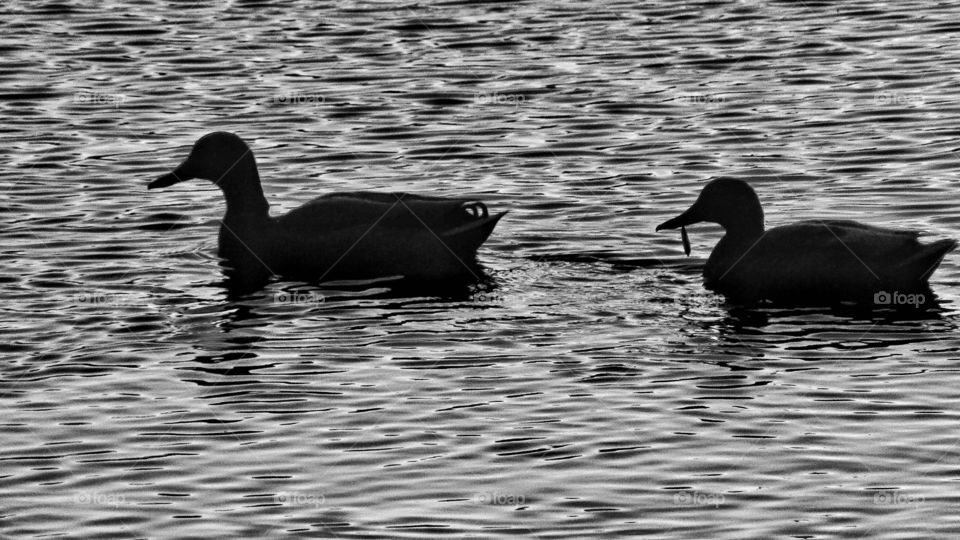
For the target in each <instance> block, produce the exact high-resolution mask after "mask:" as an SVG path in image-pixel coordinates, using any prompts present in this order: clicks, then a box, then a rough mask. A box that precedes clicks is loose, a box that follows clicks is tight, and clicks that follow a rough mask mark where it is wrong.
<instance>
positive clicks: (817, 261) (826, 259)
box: [657, 178, 957, 305]
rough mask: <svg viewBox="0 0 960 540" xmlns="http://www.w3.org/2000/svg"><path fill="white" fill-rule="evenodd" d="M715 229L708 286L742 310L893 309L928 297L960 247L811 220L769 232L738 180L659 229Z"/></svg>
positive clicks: (717, 185)
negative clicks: (903, 300) (760, 306)
mask: <svg viewBox="0 0 960 540" xmlns="http://www.w3.org/2000/svg"><path fill="white" fill-rule="evenodd" d="M701 221H709V222H712V223H717V224H719V225H720V226H721V227H723V228H724V230H725V232H726V234H725V235H724V236H723V238H721V239H720V241H719V242H718V243H717V246H716V247H715V248H714V249H713V253H711V254H710V258H709V259H707V263H706V265H705V266H704V267H703V278H704V286H705V287H706V288H708V289H711V290H714V291H716V292H718V293H721V294H723V295H724V296H726V297H727V298H728V299H731V300H733V301H736V302H746V303H754V302H759V301H769V302H773V303H778V304H792V305H798V304H804V305H816V304H820V305H823V304H839V303H842V302H847V301H851V302H854V303H858V304H863V303H874V304H889V303H890V299H891V297H892V296H891V295H896V294H898V293H899V294H908V293H914V292H921V291H928V290H929V285H928V284H927V279H928V278H929V277H930V275H931V274H932V273H933V271H934V270H935V269H936V268H937V266H938V265H939V264H940V262H941V261H942V260H943V257H944V255H946V254H947V253H948V252H949V251H951V250H952V249H954V248H955V247H956V246H957V242H956V240H951V239H947V240H937V241H936V242H932V243H930V244H921V243H920V242H919V241H918V240H917V237H918V236H919V233H918V232H915V231H901V230H894V229H886V228H881V227H875V226H871V225H865V224H863V223H858V222H856V221H848V220H809V221H800V222H797V223H793V224H790V225H783V226H780V227H775V228H772V229H770V230H764V225H763V209H762V208H761V207H760V199H759V198H757V194H756V192H754V190H753V188H752V187H750V185H749V184H747V183H746V182H744V181H742V180H737V179H732V178H719V179H716V180H713V181H711V182H710V183H708V184H707V185H706V186H705V187H704V188H703V191H701V192H700V196H699V197H698V198H697V201H696V202H695V203H694V204H693V206H691V207H690V208H689V209H688V210H687V211H685V212H683V213H682V214H680V215H679V216H677V217H675V218H673V219H670V220H667V221H666V222H664V223H661V224H660V225H659V226H657V230H658V231H660V230H663V229H676V228H678V227H680V228H681V232H682V237H683V241H684V250H685V251H686V253H687V255H689V254H690V247H689V246H690V244H689V241H688V240H687V236H686V229H685V228H684V227H686V226H687V225H691V224H693V223H699V222H701Z"/></svg>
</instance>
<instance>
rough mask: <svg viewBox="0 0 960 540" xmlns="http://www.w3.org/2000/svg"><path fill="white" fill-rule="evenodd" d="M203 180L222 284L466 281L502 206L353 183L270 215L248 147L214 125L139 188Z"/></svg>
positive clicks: (475, 276) (475, 272) (475, 271)
mask: <svg viewBox="0 0 960 540" xmlns="http://www.w3.org/2000/svg"><path fill="white" fill-rule="evenodd" d="M192 178H202V179H205V180H210V181H212V182H213V183H214V184H216V185H217V186H219V187H220V189H221V190H222V191H223V194H224V196H225V197H226V200H227V210H226V214H225V215H224V217H223V220H222V222H221V227H220V234H219V255H220V257H221V258H222V259H223V264H224V266H226V268H227V272H226V273H227V276H228V284H230V285H231V286H233V287H234V288H235V289H237V290H250V289H256V288H259V287H262V286H263V284H265V283H266V282H267V281H268V280H269V278H270V277H271V276H273V275H276V276H282V277H285V278H292V279H297V280H302V281H311V282H320V281H328V280H372V279H378V278H397V279H401V280H402V281H403V282H406V283H410V282H416V283H422V284H429V283H433V282H445V283H450V282H459V283H465V282H475V281H478V280H480V276H481V275H482V273H481V271H480V269H479V266H478V264H477V262H476V252H477V249H478V248H479V247H480V245H482V244H483V243H484V242H485V241H486V239H487V237H489V236H490V233H491V232H493V229H494V227H495V226H496V225H497V222H498V221H500V218H502V217H503V216H504V214H505V213H500V214H496V215H490V214H489V212H488V210H487V207H486V205H484V204H483V203H482V202H479V201H474V200H471V199H450V198H443V197H430V196H423V195H411V194H406V193H380V192H366V191H354V192H344V193H331V194H327V195H323V196H321V197H318V198H316V199H314V200H312V201H309V202H307V203H306V204H304V205H303V206H300V207H299V208H296V209H294V210H291V211H290V212H288V213H286V214H284V215H282V216H278V217H271V216H270V214H269V205H268V204H267V200H266V198H265V197H264V195H263V189H262V187H261V185H260V176H259V173H258V172H257V164H256V161H255V160H254V157H253V152H252V151H251V150H250V148H249V147H248V146H247V144H246V143H245V142H244V141H243V140H242V139H241V138H240V137H238V136H237V135H235V134H233V133H227V132H215V133H210V134H207V135H204V136H203V137H201V138H200V139H199V140H197V142H196V143H195V144H194V145H193V149H192V150H191V151H190V155H189V156H188V157H187V159H186V160H185V161H184V162H183V163H181V164H180V165H179V166H178V167H177V168H176V169H174V170H173V172H171V173H169V174H165V175H163V176H161V177H160V178H157V179H156V180H154V181H153V182H151V183H150V184H149V186H148V188H149V189H156V188H163V187H167V186H172V185H174V184H176V183H179V182H182V181H184V180H189V179H192Z"/></svg>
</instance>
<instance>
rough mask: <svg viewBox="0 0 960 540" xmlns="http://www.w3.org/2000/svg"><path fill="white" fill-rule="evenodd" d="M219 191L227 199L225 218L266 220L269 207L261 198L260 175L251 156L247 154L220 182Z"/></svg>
mask: <svg viewBox="0 0 960 540" xmlns="http://www.w3.org/2000/svg"><path fill="white" fill-rule="evenodd" d="M220 189H221V190H222V191H223V195H224V197H225V198H226V199H227V218H228V219H229V218H232V217H233V216H244V220H247V221H249V220H250V219H251V218H253V217H258V218H260V217H262V218H266V217H268V216H269V214H270V205H269V204H268V203H267V198H266V197H264V196H263V187H262V186H261V185H260V175H259V173H257V164H256V162H255V161H254V159H253V155H252V154H249V153H248V154H247V155H246V156H244V157H243V159H242V160H241V161H240V162H239V163H237V164H236V166H234V168H233V169H231V170H230V171H229V172H227V174H226V175H225V176H224V177H223V179H222V180H221V181H220Z"/></svg>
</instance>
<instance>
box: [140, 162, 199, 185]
mask: <svg viewBox="0 0 960 540" xmlns="http://www.w3.org/2000/svg"><path fill="white" fill-rule="evenodd" d="M185 165H186V163H184V164H183V165H180V166H179V167H177V168H176V169H174V170H173V171H171V172H169V173H167V174H165V175H163V176H161V177H160V178H157V179H156V180H154V181H153V182H150V183H149V184H147V189H157V188H165V187H170V186H172V185H174V184H179V183H180V182H183V181H184V180H190V179H191V178H193V175H191V174H188V173H187V172H186V170H185V169H186V167H185Z"/></svg>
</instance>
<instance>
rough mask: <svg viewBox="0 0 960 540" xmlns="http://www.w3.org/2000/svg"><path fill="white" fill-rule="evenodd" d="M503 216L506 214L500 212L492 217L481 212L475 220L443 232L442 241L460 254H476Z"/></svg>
mask: <svg viewBox="0 0 960 540" xmlns="http://www.w3.org/2000/svg"><path fill="white" fill-rule="evenodd" d="M484 210H486V207H484ZM505 215H507V213H506V212H500V213H499V214H494V215H492V216H491V215H489V213H487V212H483V213H481V214H479V217H477V218H476V219H473V220H471V221H469V222H467V223H464V224H463V225H460V226H459V227H455V228H453V229H450V230H448V231H445V232H444V233H443V234H442V237H443V240H444V241H445V242H446V243H447V245H449V246H451V247H456V248H458V249H459V251H461V252H464V253H476V251H477V248H479V247H480V246H481V245H483V243H484V242H486V241H487V238H488V237H489V236H490V234H491V233H492V232H493V229H494V228H495V227H496V226H497V223H498V222H499V221H500V219H501V218H502V217H503V216H505Z"/></svg>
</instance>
